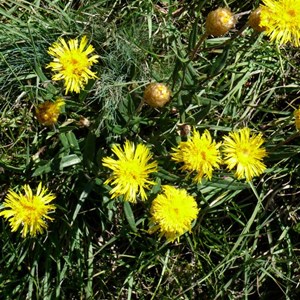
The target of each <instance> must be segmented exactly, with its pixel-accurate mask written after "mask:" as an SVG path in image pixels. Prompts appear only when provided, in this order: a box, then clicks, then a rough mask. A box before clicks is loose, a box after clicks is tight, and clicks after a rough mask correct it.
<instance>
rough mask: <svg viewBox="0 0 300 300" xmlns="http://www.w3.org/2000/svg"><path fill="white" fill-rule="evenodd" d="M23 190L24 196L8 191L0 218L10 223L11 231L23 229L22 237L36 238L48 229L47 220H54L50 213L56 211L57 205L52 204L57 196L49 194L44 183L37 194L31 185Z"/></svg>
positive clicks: (40, 185) (39, 186) (25, 186)
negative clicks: (33, 191)
mask: <svg viewBox="0 0 300 300" xmlns="http://www.w3.org/2000/svg"><path fill="white" fill-rule="evenodd" d="M23 189H24V194H21V193H19V194H17V193H16V192H14V191H13V190H12V189H10V190H9V191H8V194H7V196H6V198H5V201H4V203H3V204H2V206H3V208H4V210H3V211H1V212H0V216H2V217H4V218H5V219H7V220H8V221H9V223H10V227H11V231H13V232H14V231H17V230H18V228H19V227H22V230H21V233H22V237H26V236H27V235H30V236H36V235H37V234H40V233H43V232H44V230H45V229H47V223H46V220H48V221H52V220H53V219H52V218H51V217H49V216H48V213H49V212H50V211H54V210H55V209H56V207H55V205H53V204H50V202H51V201H53V200H54V199H55V195H54V194H52V193H49V192H48V191H47V189H46V188H44V187H43V186H42V183H40V184H39V185H38V188H37V191H36V194H33V193H32V190H31V188H30V186H29V185H24V186H23Z"/></svg>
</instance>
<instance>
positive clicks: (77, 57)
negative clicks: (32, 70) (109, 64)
mask: <svg viewBox="0 0 300 300" xmlns="http://www.w3.org/2000/svg"><path fill="white" fill-rule="evenodd" d="M87 43H88V40H87V37H86V36H83V37H82V39H81V41H80V43H79V41H78V39H71V40H69V41H68V42H66V41H65V40H64V39H63V38H60V39H59V40H58V41H57V42H55V43H54V44H53V45H52V46H51V47H49V49H48V53H49V54H50V55H51V56H53V57H54V59H53V61H52V62H50V63H49V64H48V66H47V68H51V69H52V71H53V72H55V73H56V74H54V75H53V76H52V79H53V80H64V86H65V88H66V94H67V93H68V92H69V91H70V92H75V93H79V92H80V90H82V89H83V88H84V86H85V85H86V84H87V82H88V80H89V79H96V78H97V76H96V74H95V73H94V72H93V71H91V70H90V67H91V66H92V65H93V64H94V63H96V62H98V58H99V55H96V54H94V55H91V54H92V53H93V52H94V51H95V49H94V47H93V46H92V45H88V46H87Z"/></svg>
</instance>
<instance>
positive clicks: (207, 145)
mask: <svg viewBox="0 0 300 300" xmlns="http://www.w3.org/2000/svg"><path fill="white" fill-rule="evenodd" d="M220 146H221V144H217V143H216V142H215V141H213V139H212V137H211V135H210V133H209V131H208V130H205V131H204V133H203V134H202V135H200V133H199V132H198V131H196V130H195V129H194V131H193V135H192V137H190V138H189V139H188V140H187V141H186V142H180V143H179V145H178V147H177V148H172V150H173V151H174V152H173V153H171V157H172V160H174V161H176V162H178V163H183V166H182V167H181V169H182V170H185V171H188V172H189V174H190V173H192V172H196V176H195V178H194V180H195V181H196V182H201V180H202V178H203V177H207V178H208V179H211V177H212V172H213V169H214V168H218V167H219V163H220V162H221V155H220V152H219V147H220Z"/></svg>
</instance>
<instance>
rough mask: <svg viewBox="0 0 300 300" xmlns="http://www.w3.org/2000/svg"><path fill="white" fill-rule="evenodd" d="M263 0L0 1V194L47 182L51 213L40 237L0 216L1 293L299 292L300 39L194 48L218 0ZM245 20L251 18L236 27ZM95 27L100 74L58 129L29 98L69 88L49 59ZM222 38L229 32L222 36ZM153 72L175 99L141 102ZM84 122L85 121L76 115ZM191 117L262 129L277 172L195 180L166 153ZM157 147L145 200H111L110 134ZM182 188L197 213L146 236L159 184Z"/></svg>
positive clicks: (246, 4)
mask: <svg viewBox="0 0 300 300" xmlns="http://www.w3.org/2000/svg"><path fill="white" fill-rule="evenodd" d="M258 5H259V1H250V0H249V1H243V2H242V3H241V1H237V0H232V1H225V0H224V1H221V0H220V1H217V0H209V1H152V0H145V1H142V0H132V1H122V0H118V1H108V0H86V1H80V0H78V1H75V0H74V1H63V0H58V1H50V0H45V1H39V0H36V1H24V0H15V1H13V0H7V1H4V2H3V4H2V3H1V4H0V91H1V92H0V109H1V111H0V141H1V142H0V187H1V188H0V201H1V203H2V202H3V201H4V199H5V196H6V193H7V190H8V189H9V188H13V189H14V190H19V189H20V188H21V187H22V186H23V185H24V184H26V183H28V184H30V185H31V186H32V187H34V188H35V187H36V186H37V185H38V183H39V182H40V181H42V182H43V183H44V184H45V185H46V186H47V187H48V188H49V190H51V191H52V192H53V193H55V194H56V196H57V198H56V200H55V205H56V206H57V209H56V211H55V214H53V215H52V217H53V218H54V221H53V222H51V223H49V228H48V231H47V233H46V234H45V235H41V236H38V237H36V238H26V239H23V238H22V237H21V235H20V234H19V232H16V233H11V231H10V227H9V223H8V222H7V221H5V220H4V219H3V218H2V220H1V231H0V237H1V238H0V241H1V242H0V246H1V255H0V295H1V297H0V298H1V299H7V300H10V299H43V300H47V299H272V298H273V299H291V300H292V299H297V298H298V297H299V296H300V293H299V287H298V286H299V276H300V264H299V260H298V257H299V249H300V238H299V232H300V222H299V219H300V215H299V213H300V212H299V200H298V199H299V197H298V194H299V182H300V171H299V170H300V168H299V165H300V160H299V155H300V150H299V149H300V148H299V144H300V142H299V135H297V134H296V129H295V124H294V118H293V111H294V109H295V108H298V106H299V102H300V101H299V85H300V75H299V74H300V72H299V71H300V68H299V63H298V62H299V51H298V50H297V49H296V48H293V47H291V46H289V45H287V46H281V47H278V46H276V45H275V44H272V43H270V42H269V40H268V38H267V37H266V36H264V35H263V34H261V35H259V34H255V33H253V31H252V30H251V29H246V30H245V31H244V32H243V34H242V35H240V36H237V37H234V30H233V31H232V32H231V33H230V34H228V35H226V36H225V37H222V38H212V37H209V38H208V39H207V40H206V41H205V42H204V44H203V45H202V49H200V50H199V51H198V53H197V55H196V57H195V59H194V60H193V61H190V60H189V59H188V54H189V53H190V52H191V51H192V49H194V47H195V45H196V44H197V42H198V40H199V38H200V36H201V34H202V33H203V32H204V22H205V17H206V16H207V14H208V12H210V11H211V10H213V9H215V8H217V7H218V6H229V7H230V8H231V10H232V11H233V12H234V13H242V12H247V11H249V10H251V9H253V8H256V7H257V6H258ZM246 21H247V15H242V16H241V17H240V19H239V22H238V24H237V29H236V30H238V29H239V28H241V27H242V26H243V25H244V24H245V22H246ZM82 35H87V37H88V38H89V40H90V41H91V43H92V45H93V46H94V47H95V49H96V52H97V54H99V55H100V59H99V63H98V64H97V65H96V66H94V67H93V70H94V71H96V72H97V74H98V75H99V79H98V80H96V81H95V82H94V81H93V82H90V83H89V85H88V86H87V87H86V91H83V92H81V93H80V94H79V95H77V94H70V95H68V96H67V97H66V98H65V99H66V106H65V110H64V112H63V114H62V115H61V116H60V118H59V122H58V124H57V125H56V126H55V127H49V128H48V127H43V126H42V125H40V124H39V123H38V122H37V120H36V118H35V106H36V105H38V104H39V103H42V102H43V101H45V100H52V99H55V97H56V96H58V95H61V91H62V89H61V85H60V84H59V83H57V82H52V81H51V75H52V74H51V71H50V70H49V69H46V68H45V66H46V65H47V64H48V63H49V62H50V60H51V57H50V56H49V55H48V54H47V49H48V47H49V46H50V45H51V44H52V43H53V42H54V41H56V40H57V38H58V37H60V36H64V37H65V38H74V37H78V36H82ZM224 42H227V43H226V44H223V43H224ZM151 81H159V82H164V83H166V84H168V86H170V87H171V89H172V94H173V97H172V102H171V103H170V104H168V105H167V106H165V107H164V108H162V109H153V108H151V107H148V106H143V108H142V109H141V111H137V108H138V106H139V104H140V101H141V99H142V95H143V90H144V87H145V86H146V85H147V84H148V83H149V82H151ZM82 117H84V118H86V119H88V120H89V122H90V126H89V127H84V126H80V125H79V122H80V119H81V118H82ZM182 124H188V125H191V126H196V127H197V129H199V130H200V131H203V130H204V129H209V130H210V132H211V133H212V135H213V136H214V138H216V139H217V140H219V141H221V139H222V136H224V135H225V134H227V133H228V132H230V131H231V130H232V129H234V128H242V127H244V126H248V127H250V128H251V129H253V130H254V131H256V132H262V134H263V136H264V138H265V141H266V142H265V147H266V149H267V151H268V157H267V159H266V164H267V170H266V172H265V173H264V174H263V175H262V176H260V177H259V178H255V179H254V180H253V183H251V184H250V183H247V182H245V181H244V180H240V181H238V180H236V179H234V176H233V174H232V173H230V172H228V171H227V170H226V169H225V167H224V168H222V169H220V170H217V171H216V172H214V176H213V178H212V180H211V181H206V180H204V181H203V182H202V183H201V184H198V185H197V184H195V183H194V182H193V181H192V179H191V178H186V176H185V175H186V174H184V173H183V172H180V171H179V167H178V165H175V164H174V163H173V162H171V161H170V156H169V153H170V150H171V148H172V147H175V146H176V145H177V143H178V141H179V140H180V136H179V135H178V129H179V128H180V126H181V125H182ZM126 139H128V140H131V141H134V142H143V143H146V144H148V145H150V146H151V151H152V153H153V154H154V157H155V159H157V161H158V162H159V165H160V169H159V172H158V173H157V177H156V182H157V185H156V186H155V187H153V189H152V190H151V191H150V192H149V193H148V195H149V201H148V202H138V203H137V204H136V205H128V203H124V201H122V199H116V200H111V199H110V195H109V187H108V186H107V185H104V183H103V182H104V181H105V180H106V178H107V176H108V175H109V172H108V170H107V169H105V168H104V167H103V166H102V164H101V158H102V157H103V156H107V155H111V150H110V147H111V145H112V144H113V143H123V142H124V141H125V140H126ZM163 184H172V185H175V186H180V187H182V188H186V189H187V190H188V192H189V193H190V194H192V195H193V196H194V197H195V199H196V200H197V203H198V205H199V207H200V208H201V211H200V213H199V216H198V219H197V220H196V222H195V223H194V227H193V229H192V233H191V234H185V235H183V236H182V237H181V238H180V241H179V242H175V243H166V242H165V240H164V239H163V238H162V239H160V240H159V239H158V236H157V235H156V234H153V235H149V234H148V233H147V230H148V222H149V221H148V220H149V208H150V205H151V201H152V200H153V199H154V197H155V196H156V195H157V193H158V192H159V190H160V187H161V185H163Z"/></svg>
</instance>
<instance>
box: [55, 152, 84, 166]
mask: <svg viewBox="0 0 300 300" xmlns="http://www.w3.org/2000/svg"><path fill="white" fill-rule="evenodd" d="M79 163H81V158H80V157H78V156H77V155H76V154H70V155H67V156H64V157H62V159H61V161H60V164H59V169H60V170H62V169H63V168H66V167H70V166H74V165H77V164H79Z"/></svg>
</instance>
